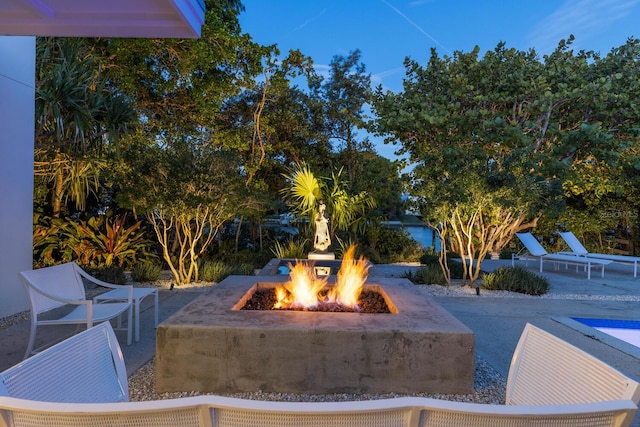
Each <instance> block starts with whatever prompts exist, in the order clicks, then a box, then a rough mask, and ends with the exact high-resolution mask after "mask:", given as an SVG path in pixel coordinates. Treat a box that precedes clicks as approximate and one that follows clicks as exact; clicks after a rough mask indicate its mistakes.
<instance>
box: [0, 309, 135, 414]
mask: <svg viewBox="0 0 640 427" xmlns="http://www.w3.org/2000/svg"><path fill="white" fill-rule="evenodd" d="M0 396H9V397H14V398H18V399H28V400H33V401H38V402H66V403H107V402H126V401H128V400H129V386H128V384H127V369H126V367H125V363H124V357H123V356H122V351H121V349H120V345H119V344H118V340H117V339H116V336H115V334H114V333H113V328H112V327H111V324H110V323H109V322H103V323H101V324H99V325H96V326H94V327H92V328H89V329H87V330H84V331H82V332H80V333H78V334H75V335H73V336H72V337H70V338H68V339H66V340H64V341H62V342H59V343H57V344H55V345H53V346H51V347H49V348H47V349H45V350H43V351H41V352H40V353H37V354H35V355H34V356H31V357H30V358H28V359H26V360H24V361H22V362H21V363H18V364H17V365H15V366H12V367H11V368H9V369H7V370H5V371H4V372H0ZM1 425H2V423H1V422H0V426H1Z"/></svg>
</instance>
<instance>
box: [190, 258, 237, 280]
mask: <svg viewBox="0 0 640 427" xmlns="http://www.w3.org/2000/svg"><path fill="white" fill-rule="evenodd" d="M199 267H200V268H199V270H198V277H199V278H200V280H201V281H203V282H216V283H218V282H221V281H222V280H223V279H224V278H225V277H227V276H229V275H230V274H233V265H231V264H228V263H226V262H224V261H210V260H206V261H204V262H203V263H202V264H200V266H199Z"/></svg>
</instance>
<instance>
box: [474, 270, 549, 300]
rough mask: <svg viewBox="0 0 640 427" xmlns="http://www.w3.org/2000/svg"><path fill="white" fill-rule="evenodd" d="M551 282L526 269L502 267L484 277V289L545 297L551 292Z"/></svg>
mask: <svg viewBox="0 0 640 427" xmlns="http://www.w3.org/2000/svg"><path fill="white" fill-rule="evenodd" d="M549 286H550V284H549V280H547V278H546V277H542V276H538V275H537V274H535V273H532V272H530V271H529V270H527V269H525V268H524V267H521V266H517V267H500V268H498V269H497V270H496V271H494V272H493V273H485V274H484V275H483V276H482V287H483V288H484V289H488V290H500V291H511V292H519V293H522V294H527V295H543V294H545V293H547V291H548V290H549Z"/></svg>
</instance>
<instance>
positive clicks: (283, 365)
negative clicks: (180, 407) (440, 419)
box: [156, 275, 474, 394]
mask: <svg viewBox="0 0 640 427" xmlns="http://www.w3.org/2000/svg"><path fill="white" fill-rule="evenodd" d="M287 280H288V277H286V276H277V275H273V276H230V277H228V278H227V279H225V280H224V281H222V282H221V283H219V284H218V285H216V286H215V287H214V288H213V289H212V290H211V291H210V292H208V293H206V294H204V295H202V296H200V297H198V298H197V299H196V300H194V301H193V302H192V303H191V304H189V305H187V306H186V307H184V308H183V309H182V310H180V311H179V312H177V313H176V314H174V315H173V316H171V317H170V318H169V319H167V320H166V321H165V322H163V323H162V324H161V325H160V326H159V327H158V331H157V340H156V346H157V348H156V389H157V391H158V392H173V391H201V392H214V393H231V392H256V391H264V392H271V391H274V392H291V393H310V394H324V393H391V392H396V393H416V392H426V393H470V392H472V391H473V378H474V337H473V333H472V332H471V330H469V329H468V328H467V327H466V326H464V325H463V324H462V323H461V322H459V321H458V320H457V319H456V318H455V317H453V316H452V315H451V314H450V313H449V312H447V311H446V310H444V309H443V308H442V307H440V306H439V305H438V304H436V303H435V302H434V301H433V300H432V299H431V298H429V297H428V296H427V295H425V294H424V293H423V292H421V290H420V289H419V288H417V287H416V286H415V285H414V284H413V283H411V282H410V281H408V280H406V279H392V278H375V280H373V279H369V280H368V281H367V282H366V283H365V285H364V288H363V291H365V290H368V291H375V292H377V293H379V295H381V296H382V297H383V298H384V300H385V302H386V305H387V306H388V308H389V311H390V312H388V313H362V312H360V313H359V312H325V311H320V312H318V311H299V310H246V309H244V310H243V309H241V308H242V307H243V306H244V305H245V303H246V301H247V300H248V299H250V298H251V296H252V295H253V293H254V292H256V291H257V290H259V289H265V288H270V287H276V286H278V285H282V284H283V283H285V282H287ZM335 281H336V279H335V276H331V277H330V278H328V283H327V285H329V286H331V285H333V284H335Z"/></svg>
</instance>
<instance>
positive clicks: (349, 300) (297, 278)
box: [273, 246, 371, 310]
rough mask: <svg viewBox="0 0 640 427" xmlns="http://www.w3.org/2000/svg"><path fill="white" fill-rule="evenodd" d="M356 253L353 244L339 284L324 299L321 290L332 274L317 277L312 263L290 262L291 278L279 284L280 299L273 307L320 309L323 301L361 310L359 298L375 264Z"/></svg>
mask: <svg viewBox="0 0 640 427" xmlns="http://www.w3.org/2000/svg"><path fill="white" fill-rule="evenodd" d="M355 252H356V247H355V246H351V247H349V249H348V250H347V252H346V253H345V254H344V257H343V259H342V263H341V265H340V271H339V272H338V277H337V283H336V285H335V286H333V287H331V288H330V289H328V291H327V293H326V296H325V297H324V298H323V300H322V301H321V297H320V293H321V291H322V290H323V289H324V288H325V287H326V285H327V280H328V276H324V277H323V278H319V277H318V276H316V274H315V270H314V266H313V265H312V264H306V263H301V262H297V261H296V264H295V265H291V264H289V268H290V269H291V271H290V273H289V277H290V279H291V280H290V281H289V282H287V283H285V284H283V285H282V286H277V287H276V289H275V291H276V300H277V302H276V303H275V304H274V306H273V308H274V309H286V308H316V307H317V306H318V304H320V303H321V302H323V303H327V304H339V305H342V306H345V307H350V308H353V309H356V310H358V299H359V298H360V293H361V292H362V288H363V286H364V283H365V282H366V280H367V277H368V275H367V273H368V271H369V268H370V267H371V264H369V262H368V261H367V260H366V259H364V258H363V257H360V258H359V259H357V260H356V259H355Z"/></svg>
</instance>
